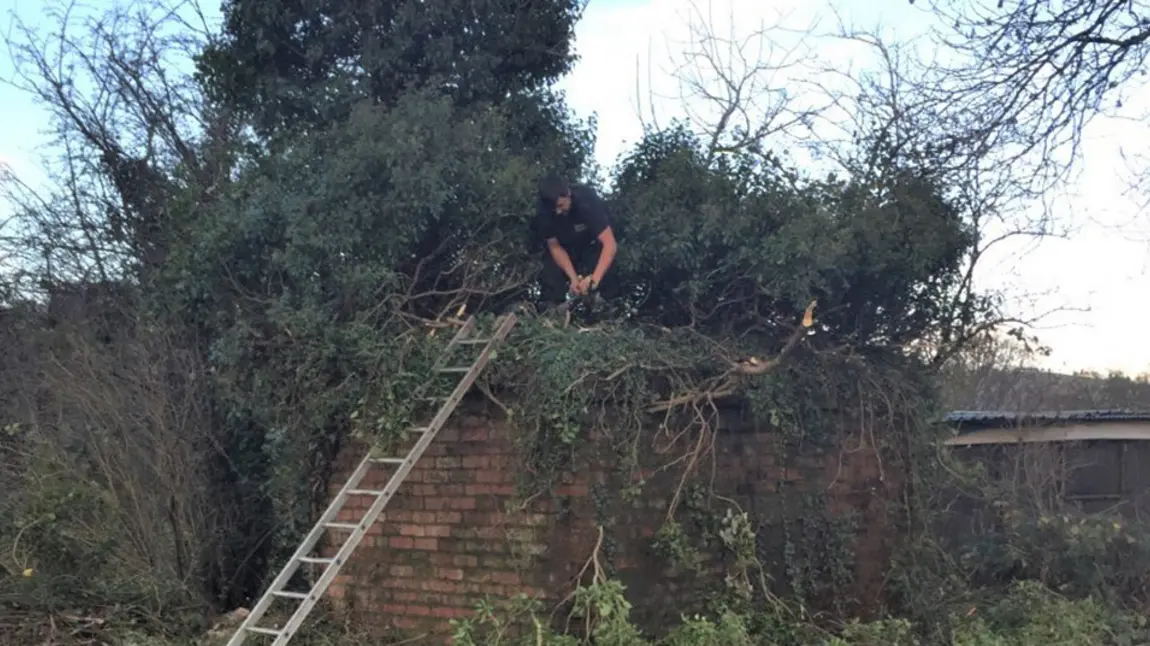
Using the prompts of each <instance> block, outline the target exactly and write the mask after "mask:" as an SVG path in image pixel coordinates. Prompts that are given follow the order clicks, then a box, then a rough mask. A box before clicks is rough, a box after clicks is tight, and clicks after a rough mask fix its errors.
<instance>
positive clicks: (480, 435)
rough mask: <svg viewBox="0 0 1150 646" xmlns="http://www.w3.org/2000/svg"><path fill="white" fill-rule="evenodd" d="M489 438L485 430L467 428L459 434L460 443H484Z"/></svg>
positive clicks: (489, 435)
mask: <svg viewBox="0 0 1150 646" xmlns="http://www.w3.org/2000/svg"><path fill="white" fill-rule="evenodd" d="M490 437H491V434H490V433H488V431H487V429H486V428H469V429H466V430H464V431H461V432H460V433H459V441H461V442H486V441H487V440H488V439H489V438H490Z"/></svg>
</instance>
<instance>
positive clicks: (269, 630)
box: [248, 626, 283, 637]
mask: <svg viewBox="0 0 1150 646" xmlns="http://www.w3.org/2000/svg"><path fill="white" fill-rule="evenodd" d="M248 632H249V633H259V634H261V635H275V636H277V637H278V636H279V634H280V633H282V632H283V631H282V630H276V629H274V628H260V627H259V626H248Z"/></svg>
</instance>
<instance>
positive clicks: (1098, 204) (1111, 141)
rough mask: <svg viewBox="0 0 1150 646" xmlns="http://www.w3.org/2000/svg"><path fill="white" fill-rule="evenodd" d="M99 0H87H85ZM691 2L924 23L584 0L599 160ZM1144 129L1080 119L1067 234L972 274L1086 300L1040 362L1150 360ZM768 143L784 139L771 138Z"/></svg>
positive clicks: (634, 126)
mask: <svg viewBox="0 0 1150 646" xmlns="http://www.w3.org/2000/svg"><path fill="white" fill-rule="evenodd" d="M111 2H112V0H88V2H87V4H88V5H89V6H98V5H108V4H111ZM211 4H212V6H211V8H212V9H213V10H214V9H215V6H214V3H211ZM41 6H42V5H41V3H40V2H38V1H36V0H0V15H3V16H4V20H3V23H0V24H4V25H5V26H7V22H8V20H7V15H8V14H9V12H10V11H17V12H18V13H19V14H20V15H21V16H22V17H23V18H24V19H25V20H29V21H34V20H36V19H37V17H38V15H39V13H40V7H41ZM692 6H694V7H695V8H696V11H697V10H700V9H701V10H702V11H704V12H708V11H709V12H710V14H711V16H712V19H714V20H716V21H718V22H720V23H721V24H722V28H723V29H724V30H729V29H730V25H732V24H733V25H734V30H735V34H736V35H737V36H739V37H746V36H747V35H749V34H750V32H751V30H753V29H755V28H756V27H759V26H760V25H762V24H763V23H764V22H766V23H768V24H773V23H780V22H781V24H782V25H783V26H784V27H788V28H790V29H793V30H803V29H805V28H806V27H809V26H810V25H811V24H812V23H815V22H816V21H817V23H818V31H820V32H826V31H828V30H831V29H833V27H834V25H835V22H836V17H835V15H834V13H833V12H832V11H831V10H830V7H834V8H835V10H836V11H837V12H838V13H839V14H840V15H841V16H843V17H845V18H846V19H847V20H849V21H851V22H853V23H855V24H858V25H859V26H867V27H870V26H874V25H876V24H879V23H881V24H883V25H884V27H885V28H886V29H887V30H888V32H890V31H893V32H894V33H895V34H896V35H898V36H899V37H904V36H906V37H909V36H912V35H914V34H915V33H917V32H919V31H921V30H922V29H923V28H924V26H925V25H926V24H928V23H927V21H926V18H925V16H924V14H923V13H922V12H921V11H920V10H919V9H916V8H914V7H912V6H910V5H909V4H908V3H907V1H906V0H869V1H864V0H813V1H810V0H808V1H807V2H803V1H801V0H711V1H710V2H707V1H706V0H697V1H696V2H694V3H691V2H689V1H688V0H591V3H590V5H589V7H588V9H587V12H586V16H585V18H584V20H583V22H582V23H581V24H580V25H579V26H578V28H577V41H576V48H577V50H578V52H579V54H580V56H581V59H582V60H581V61H580V63H579V64H578V66H577V67H576V69H575V71H574V73H573V74H572V75H571V76H570V77H569V78H567V79H565V80H564V81H563V82H562V87H563V88H564V89H565V90H567V92H568V99H569V100H570V102H571V103H572V105H573V107H574V108H575V109H576V110H577V111H578V112H579V113H580V114H581V115H589V114H591V113H592V112H594V113H596V114H597V115H598V120H599V149H598V158H599V159H600V161H601V162H602V163H603V164H604V165H610V163H611V162H612V161H613V160H614V159H615V158H616V156H617V155H618V154H619V153H620V152H621V151H623V150H624V149H625V146H626V144H627V143H629V142H633V141H634V140H635V139H636V137H637V136H638V135H639V134H640V132H641V123H640V120H639V117H638V115H637V110H636V96H637V94H638V95H640V96H642V97H643V102H644V108H645V112H647V113H649V111H650V108H649V106H648V102H649V98H650V92H649V90H651V89H653V90H654V94H655V95H657V96H659V97H662V98H656V99H655V100H654V101H653V104H654V106H655V107H654V109H655V112H656V113H657V114H658V116H659V118H660V121H661V122H665V121H666V120H668V117H671V116H675V115H683V114H684V111H685V109H687V108H690V109H692V110H699V109H701V106H700V104H699V103H698V102H687V103H684V102H683V101H682V100H681V99H680V98H678V97H677V94H678V92H677V91H676V85H675V83H674V82H673V78H672V77H671V76H670V74H669V72H670V70H671V69H672V68H673V67H674V63H675V61H674V60H673V55H674V53H675V52H680V51H682V45H681V43H682V42H684V40H685V39H686V37H687V27H686V21H685V17H686V16H687V15H688V14H689V13H690V11H691V7H692ZM217 15H218V14H217ZM780 15H782V17H781V18H780ZM732 18H733V20H732ZM765 44H766V45H768V46H770V47H766V48H764V49H763V51H764V56H766V57H768V58H772V59H775V60H782V57H784V56H785V53H786V51H787V50H791V49H792V48H793V47H794V46H796V45H798V44H799V43H798V40H797V37H795V36H794V35H793V34H790V33H787V32H783V31H778V30H775V31H772V32H770V37H769V38H768V39H767V40H766V41H765ZM804 46H806V47H807V48H808V49H810V51H811V52H812V53H813V54H815V55H817V56H818V57H819V58H820V59H821V60H822V61H823V63H824V64H827V63H829V64H830V65H832V66H834V67H835V68H837V69H839V70H843V69H845V68H846V67H847V66H848V65H850V64H851V62H852V57H855V64H857V63H858V60H861V59H858V58H857V54H858V52H859V50H858V49H857V48H856V49H852V48H850V47H847V46H845V45H843V44H842V43H839V42H836V41H834V40H831V39H827V38H816V39H812V38H808V39H806V41H804ZM772 47H773V50H772V49H771V48H772ZM11 73H12V69H11V61H10V60H9V57H8V54H7V51H6V50H0V78H4V79H8V78H10V77H11ZM816 76H818V74H816V73H815V72H813V71H811V69H810V68H809V67H808V68H805V69H804V70H802V71H798V70H790V71H782V72H779V73H777V74H776V75H775V76H774V77H773V78H770V79H766V80H765V86H766V87H768V88H770V89H777V88H778V87H785V88H787V89H788V90H791V91H792V93H795V94H800V95H801V94H802V87H803V86H804V83H806V82H810V81H811V80H812V79H814V78H815V77H816ZM637 82H638V85H639V86H640V87H639V89H638V91H637V88H636V85H637ZM1148 98H1150V97H1148V96H1142V97H1138V98H1136V99H1135V100H1133V101H1129V102H1127V103H1128V106H1130V107H1131V108H1132V109H1137V107H1138V105H1142V106H1150V100H1146V99H1148ZM799 99H800V100H802V96H800V97H799ZM0 106H3V114H4V116H5V117H6V118H5V120H4V124H3V128H0V162H4V163H7V164H8V165H10V166H11V167H12V168H13V170H14V171H15V172H17V173H18V174H19V175H20V176H21V177H22V178H24V179H25V180H26V181H29V182H31V183H36V182H37V181H38V180H39V179H40V174H39V172H38V164H37V159H38V153H37V147H38V146H40V145H42V144H43V142H44V141H45V137H44V134H43V133H44V131H45V129H46V128H47V126H48V125H49V124H48V122H47V119H46V115H45V114H44V112H43V111H42V110H41V109H40V108H39V107H38V106H37V105H36V104H35V103H33V102H32V101H31V100H30V99H29V97H27V96H25V95H24V94H22V93H20V92H18V91H16V90H14V89H12V88H11V87H8V86H7V85H0ZM1146 135H1147V132H1145V131H1144V129H1143V128H1142V127H1141V126H1138V125H1134V124H1131V123H1130V122H1117V121H1114V120H1100V121H1098V122H1096V123H1095V124H1093V125H1092V126H1091V128H1090V129H1089V131H1088V140H1087V144H1086V150H1085V153H1086V158H1085V160H1086V164H1085V166H1084V171H1083V174H1082V176H1081V177H1080V178H1079V180H1078V181H1077V182H1075V184H1074V185H1073V186H1071V187H1068V194H1067V195H1064V196H1057V199H1056V200H1055V204H1056V210H1057V211H1058V213H1059V215H1060V217H1061V218H1062V219H1063V221H1064V222H1066V223H1068V224H1070V225H1071V226H1074V227H1076V228H1077V230H1076V232H1075V235H1074V236H1073V237H1072V238H1071V239H1070V240H1047V241H1045V242H1044V243H1043V244H1042V245H1040V246H1039V247H1038V248H1037V249H1036V250H1033V251H1030V252H1029V253H1028V254H1027V255H1025V256H1024V257H1022V258H1020V259H1019V258H1016V257H1014V254H1013V253H1011V254H1002V255H1001V256H1000V257H998V258H997V259H996V262H995V263H994V264H993V265H988V266H987V267H986V268H985V269H984V271H983V273H982V275H980V280H981V282H982V284H984V285H987V286H995V287H1000V286H1003V287H1007V288H1008V289H1010V290H1011V292H1012V293H1014V294H1017V295H1021V294H1026V293H1032V292H1048V291H1056V292H1057V293H1056V294H1054V295H1048V296H1046V297H1044V298H1042V299H1041V300H1040V301H1038V302H1036V303H1027V302H1019V303H1017V304H1016V305H1015V307H1017V308H1018V310H1019V312H1021V313H1028V312H1029V311H1033V310H1042V311H1044V310H1046V309H1049V308H1050V307H1052V306H1056V305H1059V304H1070V305H1073V306H1075V307H1083V306H1089V307H1091V308H1092V311H1091V312H1089V313H1086V314H1078V313H1076V314H1067V315H1063V316H1059V317H1056V318H1052V319H1050V320H1048V321H1047V326H1046V328H1047V329H1044V330H1041V333H1042V336H1043V338H1044V340H1045V341H1047V342H1048V343H1050V344H1051V345H1053V346H1054V350H1055V354H1054V356H1053V357H1052V358H1051V360H1050V361H1049V362H1048V364H1047V365H1048V366H1049V367H1052V368H1056V369H1061V370H1075V369H1080V368H1087V369H1095V370H1102V371H1105V370H1108V369H1112V368H1116V369H1121V370H1124V371H1126V372H1129V373H1139V372H1143V371H1147V370H1150V341H1146V340H1144V339H1145V334H1144V332H1143V330H1144V329H1145V328H1146V323H1147V322H1148V321H1150V299H1148V298H1147V297H1146V296H1147V295H1148V294H1150V275H1148V273H1147V266H1146V265H1147V260H1148V259H1150V251H1148V249H1147V246H1146V244H1145V242H1144V241H1140V240H1138V239H1136V238H1134V239H1132V235H1136V234H1138V233H1142V234H1145V233H1146V232H1147V227H1145V226H1142V227H1140V231H1135V232H1132V231H1131V230H1130V229H1129V227H1126V228H1124V229H1122V230H1119V229H1118V227H1119V226H1120V225H1127V224H1128V223H1129V222H1130V221H1132V220H1134V219H1135V218H1136V217H1137V216H1138V215H1139V213H1138V210H1137V208H1136V206H1135V205H1134V204H1133V203H1132V202H1130V201H1129V200H1126V199H1124V198H1122V197H1121V193H1122V190H1123V189H1124V188H1125V185H1124V183H1123V181H1122V173H1123V172H1124V169H1123V166H1122V163H1121V161H1120V160H1119V158H1118V156H1117V151H1118V147H1119V144H1122V145H1125V146H1127V147H1128V148H1129V147H1131V146H1137V147H1141V148H1142V149H1146V148H1147V144H1150V137H1147V136H1146ZM779 145H780V146H782V147H786V144H785V142H784V141H782V140H780V141H779Z"/></svg>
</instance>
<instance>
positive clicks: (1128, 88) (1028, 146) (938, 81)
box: [911, 0, 1150, 195]
mask: <svg viewBox="0 0 1150 646" xmlns="http://www.w3.org/2000/svg"><path fill="white" fill-rule="evenodd" d="M911 4H913V2H912V3H911ZM929 6H930V10H931V11H932V12H933V13H934V14H935V15H936V16H937V17H938V23H939V25H941V27H940V28H938V29H936V30H935V32H934V37H933V39H932V41H933V45H934V46H935V47H936V48H937V49H938V50H939V51H941V53H942V54H943V55H944V56H946V58H945V59H943V60H932V61H929V63H925V64H924V67H923V68H922V69H921V70H920V71H921V72H922V75H921V78H920V80H919V82H918V83H917V84H916V89H917V91H918V92H921V93H922V94H923V95H924V96H927V97H930V98H931V99H932V100H933V101H934V102H935V103H936V104H937V105H939V106H940V108H944V109H943V110H942V114H943V115H944V116H945V123H946V126H947V127H946V129H945V131H944V134H943V136H942V137H941V138H940V140H939V142H938V143H939V146H940V147H941V148H942V149H943V150H946V151H947V152H948V153H950V154H952V155H954V156H955V157H956V158H958V159H962V158H969V157H971V156H978V157H982V156H985V155H986V154H987V153H988V151H993V153H992V154H993V155H994V158H995V159H996V160H997V161H998V163H1000V164H1003V165H1004V166H1014V167H1015V168H1016V169H1017V173H1016V177H1018V178H1027V179H1028V180H1029V181H1028V182H1027V187H1028V189H1030V191H1031V194H1032V195H1041V193H1042V192H1043V191H1045V190H1047V189H1049V188H1051V187H1053V186H1055V184H1056V183H1057V182H1059V181H1061V180H1063V179H1065V178H1066V176H1067V173H1068V172H1069V171H1070V170H1071V169H1072V167H1073V165H1074V163H1075V162H1076V161H1077V160H1078V158H1079V156H1080V152H1081V151H1080V145H1081V141H1082V132H1083V128H1085V126H1086V125H1087V124H1088V123H1089V122H1090V121H1091V119H1092V118H1093V117H1095V116H1096V115H1100V114H1118V113H1120V112H1121V110H1122V108H1123V102H1124V100H1125V99H1127V98H1128V97H1130V96H1132V95H1133V93H1134V92H1135V91H1137V90H1138V89H1139V88H1140V87H1142V83H1141V81H1139V79H1141V78H1142V77H1143V76H1145V69H1144V68H1145V64H1146V59H1147V55H1148V54H1150V44H1148V42H1147V41H1148V40H1150V22H1148V21H1150V18H1148V17H1147V16H1148V15H1150V5H1147V4H1146V3H1144V2H1130V1H1127V0H1086V1H1084V2H1073V3H1064V2H1053V1H1051V0H1025V1H1023V2H1017V3H1003V2H997V3H990V2H984V1H981V0H967V1H964V2H959V3H940V2H931V3H929Z"/></svg>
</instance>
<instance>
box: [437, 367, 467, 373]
mask: <svg viewBox="0 0 1150 646" xmlns="http://www.w3.org/2000/svg"><path fill="white" fill-rule="evenodd" d="M469 370H471V366H447V367H446V368H440V369H439V372H468V371H469Z"/></svg>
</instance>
